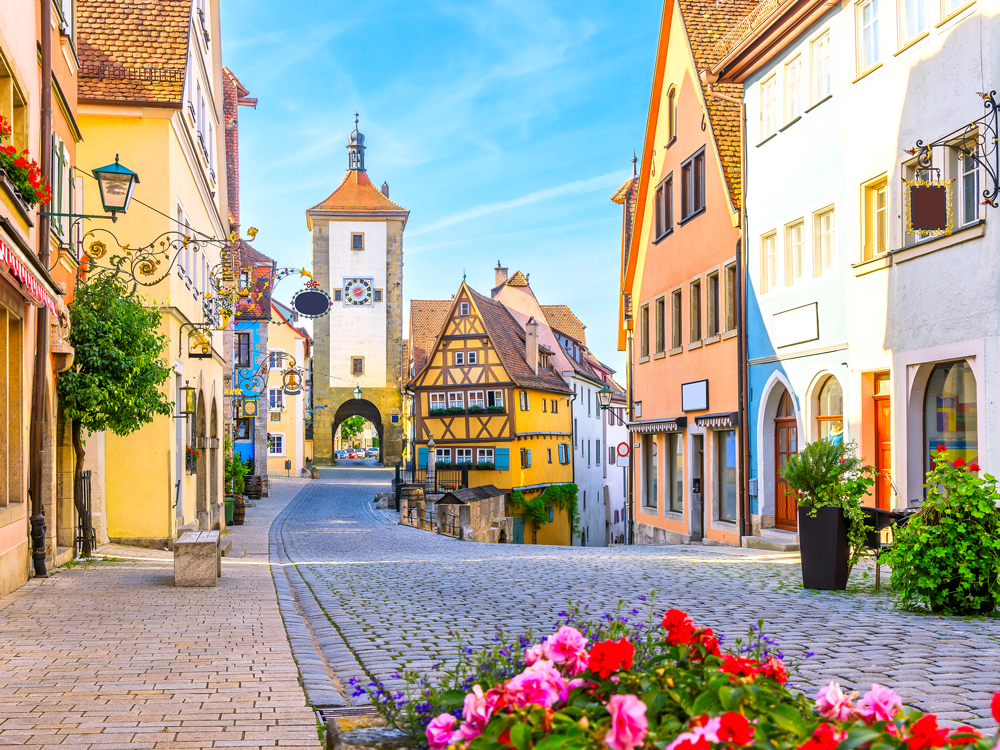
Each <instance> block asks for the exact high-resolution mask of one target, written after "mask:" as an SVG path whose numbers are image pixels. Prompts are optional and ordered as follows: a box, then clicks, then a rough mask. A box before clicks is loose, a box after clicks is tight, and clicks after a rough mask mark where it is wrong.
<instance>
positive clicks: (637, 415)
mask: <svg viewBox="0 0 1000 750" xmlns="http://www.w3.org/2000/svg"><path fill="white" fill-rule="evenodd" d="M632 414H633V415H634V417H633V418H634V419H641V418H642V401H634V402H633V403H632Z"/></svg>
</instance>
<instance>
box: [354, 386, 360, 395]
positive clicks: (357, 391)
mask: <svg viewBox="0 0 1000 750" xmlns="http://www.w3.org/2000/svg"><path fill="white" fill-rule="evenodd" d="M354 398H361V386H359V385H356V386H354Z"/></svg>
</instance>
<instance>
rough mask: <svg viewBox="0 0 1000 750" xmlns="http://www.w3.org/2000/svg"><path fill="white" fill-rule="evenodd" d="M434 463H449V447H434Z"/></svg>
mask: <svg viewBox="0 0 1000 750" xmlns="http://www.w3.org/2000/svg"><path fill="white" fill-rule="evenodd" d="M434 463H444V464H450V463H451V448H435V449H434Z"/></svg>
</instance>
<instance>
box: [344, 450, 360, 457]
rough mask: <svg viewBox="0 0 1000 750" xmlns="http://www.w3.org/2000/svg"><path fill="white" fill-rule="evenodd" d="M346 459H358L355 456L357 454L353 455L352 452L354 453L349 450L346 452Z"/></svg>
mask: <svg viewBox="0 0 1000 750" xmlns="http://www.w3.org/2000/svg"><path fill="white" fill-rule="evenodd" d="M347 457H348V458H357V457H358V454H357V453H355V452H354V451H352V450H351V451H347Z"/></svg>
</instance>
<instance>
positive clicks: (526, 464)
mask: <svg viewBox="0 0 1000 750" xmlns="http://www.w3.org/2000/svg"><path fill="white" fill-rule="evenodd" d="M521 468H522V469H530V468H531V448H521Z"/></svg>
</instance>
